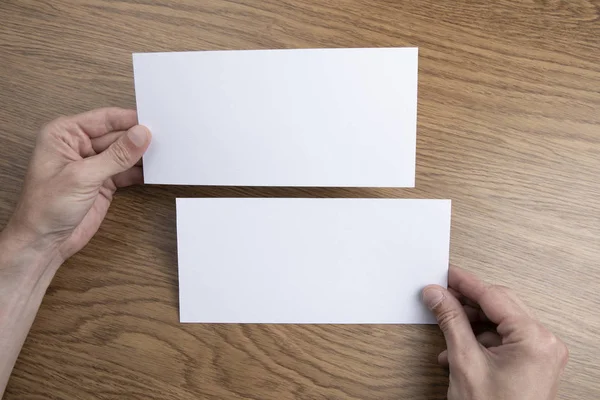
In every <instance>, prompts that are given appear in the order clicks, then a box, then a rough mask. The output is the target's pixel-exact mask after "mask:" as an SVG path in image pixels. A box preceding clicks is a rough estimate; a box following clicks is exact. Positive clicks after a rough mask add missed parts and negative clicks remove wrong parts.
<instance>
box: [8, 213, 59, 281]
mask: <svg viewBox="0 0 600 400" xmlns="http://www.w3.org/2000/svg"><path fill="white" fill-rule="evenodd" d="M63 261H64V260H63V259H62V258H61V256H60V252H59V251H58V249H57V248H56V246H55V244H54V242H53V241H52V240H50V239H48V238H47V237H45V236H43V235H38V234H36V233H34V232H30V231H28V230H26V229H22V228H20V227H19V225H18V224H16V223H15V222H14V221H9V223H8V224H7V225H6V227H5V228H4V229H3V230H2V231H1V232H0V270H6V269H7V268H10V269H11V273H14V274H17V275H19V276H24V277H31V278H32V279H39V278H40V277H41V276H42V275H48V273H50V275H52V276H53V275H54V272H56V270H57V269H58V267H60V265H61V264H62V263H63Z"/></svg>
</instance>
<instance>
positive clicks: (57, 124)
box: [38, 116, 70, 140]
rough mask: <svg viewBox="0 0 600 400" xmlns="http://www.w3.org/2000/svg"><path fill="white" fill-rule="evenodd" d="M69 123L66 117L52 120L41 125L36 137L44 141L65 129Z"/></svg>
mask: <svg viewBox="0 0 600 400" xmlns="http://www.w3.org/2000/svg"><path fill="white" fill-rule="evenodd" d="M69 123H70V120H69V118H68V117H66V116H60V117H58V118H55V119H53V120H52V121H50V122H48V123H46V124H44V125H42V127H41V128H40V131H39V134H38V137H39V138H40V139H42V140H43V139H45V138H48V137H51V136H52V135H56V133H57V132H59V131H60V130H61V129H64V128H65V127H67V126H68V125H69Z"/></svg>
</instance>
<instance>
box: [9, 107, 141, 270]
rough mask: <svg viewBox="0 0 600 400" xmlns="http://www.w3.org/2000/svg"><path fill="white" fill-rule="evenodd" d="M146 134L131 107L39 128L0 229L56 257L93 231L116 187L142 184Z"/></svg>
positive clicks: (64, 119) (68, 252)
mask: <svg viewBox="0 0 600 400" xmlns="http://www.w3.org/2000/svg"><path fill="white" fill-rule="evenodd" d="M149 143H150V132H149V131H148V129H147V128H145V127H144V126H141V125H137V114H136V112H135V111H134V110H124V109H120V108H103V109H98V110H93V111H89V112H86V113H83V114H79V115H75V116H71V117H60V118H58V119H56V120H54V121H52V122H50V123H49V124H47V125H46V126H44V127H43V128H42V129H41V131H40V134H39V136H38V138H37V142H36V146H35V149H34V151H33V155H32V158H31V161H30V164H29V169H28V171H27V175H26V177H25V182H24V184H23V191H22V194H21V198H20V200H19V202H18V204H17V207H16V209H15V212H14V214H13V217H12V218H11V220H10V221H9V223H8V225H7V227H6V229H5V231H7V236H11V237H13V238H18V239H19V240H21V241H24V242H27V243H28V245H30V244H34V245H35V246H36V247H37V248H39V249H42V250H43V251H44V252H51V253H52V256H53V257H57V258H59V262H58V265H60V263H62V261H64V260H65V259H67V258H69V257H70V256H71V255H73V254H74V253H76V252H77V251H79V250H80V249H81V248H82V247H83V246H85V245H86V244H87V242H88V241H89V240H90V239H91V238H92V236H93V235H94V234H95V233H96V231H97V230H98V228H99V226H100V224H101V222H102V220H103V219H104V217H105V215H106V212H107V210H108V207H109V206H110V202H111V200H112V197H113V194H114V193H115V191H116V189H117V188H121V187H125V186H129V185H132V184H137V183H143V173H142V167H141V163H140V159H141V157H142V155H143V154H144V152H145V151H146V149H147V148H148V145H149Z"/></svg>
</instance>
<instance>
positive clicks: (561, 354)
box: [423, 267, 568, 400]
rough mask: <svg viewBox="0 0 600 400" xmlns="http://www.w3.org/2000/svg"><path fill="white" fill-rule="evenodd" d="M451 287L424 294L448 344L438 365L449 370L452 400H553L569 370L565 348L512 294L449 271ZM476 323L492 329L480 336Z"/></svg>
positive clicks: (434, 287)
mask: <svg viewBox="0 0 600 400" xmlns="http://www.w3.org/2000/svg"><path fill="white" fill-rule="evenodd" d="M448 287H449V289H448V290H446V289H444V288H442V287H440V286H437V285H431V286H427V287H426V288H425V289H423V301H424V302H425V304H426V305H427V306H428V307H429V309H431V310H432V311H433V313H434V315H435V316H436V318H437V321H438V324H439V326H440V328H441V330H442V331H443V333H444V337H445V339H446V345H447V350H444V351H443V352H442V353H440V355H439V356H438V361H439V362H440V364H442V365H445V366H449V368H450V386H449V388H448V399H449V400H458V399H460V400H471V399H473V400H475V399H477V400H479V399H486V400H494V399H502V400H513V399H515V400H517V399H518V400H550V399H554V398H555V397H556V392H557V389H558V380H559V378H560V375H561V373H562V371H563V370H564V368H565V366H566V364H567V359H568V351H567V347H566V346H565V344H564V343H563V342H562V341H560V340H559V339H557V338H556V336H554V335H553V334H552V333H551V332H550V331H548V330H547V329H546V328H544V327H543V326H542V325H541V324H540V323H539V322H538V321H537V320H536V319H535V318H534V317H533V315H532V313H531V312H530V311H529V309H528V308H527V307H526V306H525V304H523V302H522V301H521V300H520V299H519V298H518V297H517V296H516V295H515V294H514V293H513V292H512V291H511V290H510V289H507V288H505V287H502V286H495V285H486V284H485V283H483V282H482V281H480V280H479V279H477V278H476V277H475V276H473V275H471V274H469V273H467V272H466V271H464V270H462V269H460V268H457V267H450V271H449V274H448ZM471 323H473V324H474V326H475V325H476V324H478V323H479V324H481V323H483V324H487V325H488V326H491V328H492V329H489V330H485V331H484V332H483V333H481V334H479V335H477V336H476V335H475V332H474V330H473V327H472V326H471Z"/></svg>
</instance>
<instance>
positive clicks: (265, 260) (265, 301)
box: [177, 198, 450, 324]
mask: <svg viewBox="0 0 600 400" xmlns="http://www.w3.org/2000/svg"><path fill="white" fill-rule="evenodd" d="M177 241H178V257H179V304H180V318H181V322H204V323H319V324H327V323H339V324H346V323H348V324H366V323H377V324H387V323H433V322H434V319H433V317H432V316H431V314H430V313H429V312H428V310H427V309H426V308H425V306H424V305H423V304H422V302H421V299H420V292H421V289H422V288H423V287H424V286H426V285H428V284H439V285H443V286H446V285H447V273H448V254H449V241H450V200H405V199H273V198H261V199H250V198H240V199H229V198H228V199H211V198H204V199H202V198H201V199H177Z"/></svg>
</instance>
